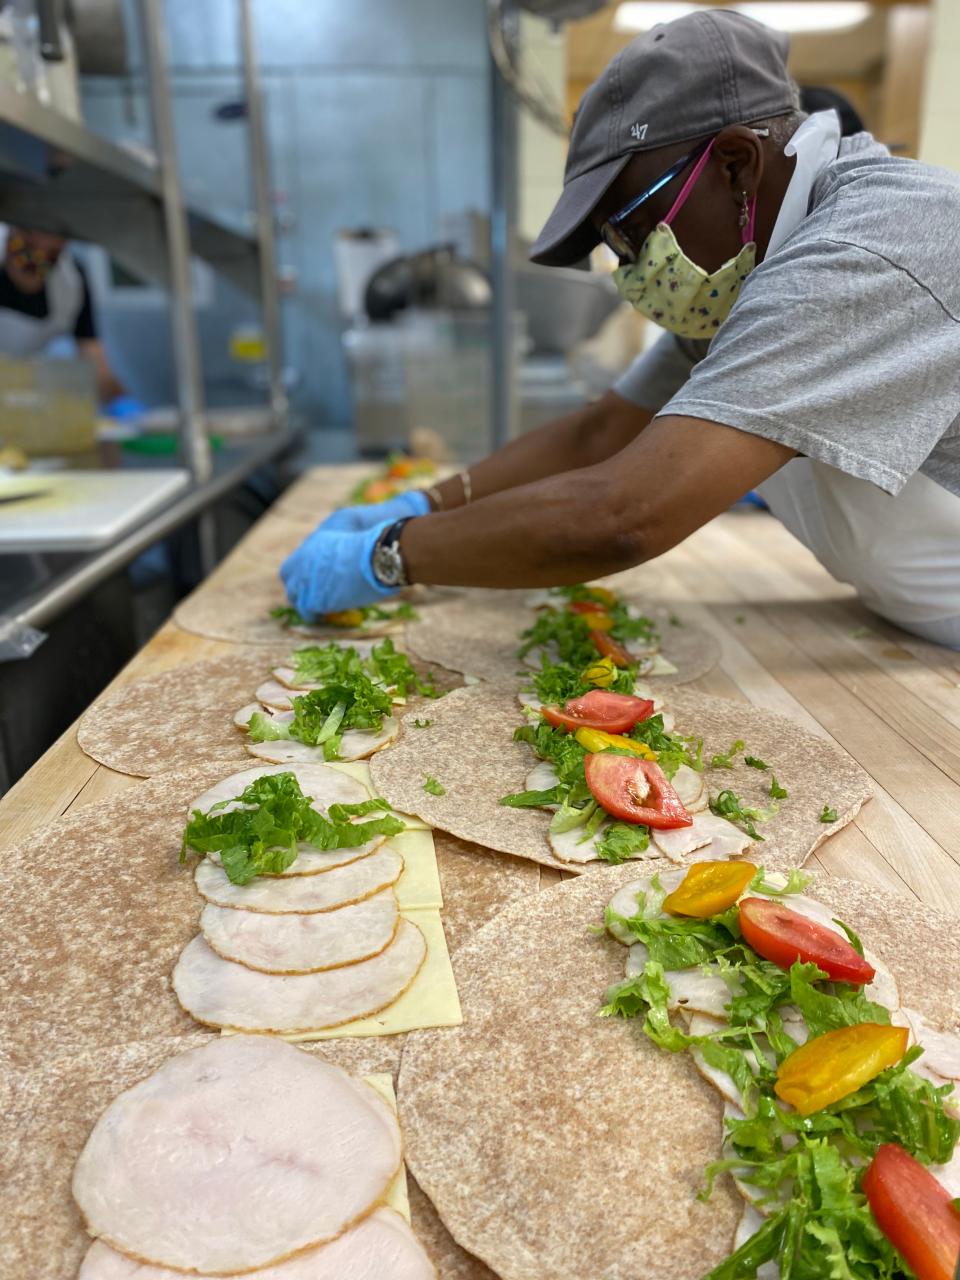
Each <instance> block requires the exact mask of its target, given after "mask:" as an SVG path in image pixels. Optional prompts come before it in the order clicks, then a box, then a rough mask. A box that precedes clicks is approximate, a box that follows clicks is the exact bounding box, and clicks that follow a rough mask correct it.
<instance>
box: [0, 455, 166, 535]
mask: <svg viewBox="0 0 960 1280" xmlns="http://www.w3.org/2000/svg"><path fill="white" fill-rule="evenodd" d="M189 482H190V473H189V472H188V471H185V470H182V469H180V468H172V467H171V468H160V467H157V468H155V469H154V468H152V469H151V470H149V471H133V470H129V471H128V470H126V469H123V470H118V471H62V472H58V473H56V474H48V473H44V476H43V492H42V493H41V494H40V496H36V494H35V491H36V490H37V477H36V476H33V475H30V474H29V473H28V474H26V475H19V476H16V477H10V478H0V554H3V553H5V552H10V551H95V550H97V549H98V548H100V547H104V546H107V545H108V544H109V543H111V542H113V541H115V540H116V539H117V538H119V537H120V536H121V535H122V534H124V533H126V532H127V531H128V530H129V529H132V528H133V527H134V526H135V525H137V524H140V523H141V522H142V521H143V520H144V519H146V517H147V516H150V515H153V514H154V513H155V512H157V511H158V510H159V509H160V508H161V507H164V506H166V505H167V503H168V502H170V501H171V500H172V499H173V497H174V496H175V495H176V494H177V493H179V492H180V490H181V489H184V488H186V486H187V485H188V484H189ZM18 496H19V497H21V498H22V499H23V500H22V501H19V502H13V501H7V499H11V500H12V499H13V498H16V497H18Z"/></svg>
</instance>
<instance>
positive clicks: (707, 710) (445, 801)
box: [370, 685, 871, 871]
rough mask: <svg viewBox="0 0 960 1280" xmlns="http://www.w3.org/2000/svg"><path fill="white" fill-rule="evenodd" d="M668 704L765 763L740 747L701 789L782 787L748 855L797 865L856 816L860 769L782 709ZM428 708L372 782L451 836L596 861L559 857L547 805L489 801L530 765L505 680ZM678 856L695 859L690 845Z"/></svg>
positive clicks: (711, 702)
mask: <svg viewBox="0 0 960 1280" xmlns="http://www.w3.org/2000/svg"><path fill="white" fill-rule="evenodd" d="M669 703H670V706H671V708H672V709H673V710H674V712H675V713H676V719H677V726H676V732H678V733H681V734H696V735H698V736H699V735H701V734H702V735H703V738H704V759H705V760H707V761H709V760H710V759H711V757H712V755H713V754H715V753H720V752H726V751H728V750H729V748H730V746H731V743H732V742H734V741H736V740H737V739H743V740H744V741H745V742H746V750H747V752H749V753H751V754H753V755H755V756H756V757H758V758H760V759H762V760H763V761H765V762H766V763H767V764H768V765H769V766H770V768H769V769H768V770H766V771H760V770H757V769H751V768H749V767H747V766H746V765H745V764H744V763H743V755H742V754H740V755H739V756H738V757H737V759H736V762H735V765H734V767H733V768H732V769H721V768H712V767H708V768H707V769H706V770H705V773H704V782H705V786H706V788H707V790H708V792H709V794H710V795H711V796H714V797H715V796H716V795H717V794H718V793H719V792H720V791H722V790H724V789H732V790H734V791H735V792H736V793H737V794H738V795H739V796H740V797H741V798H742V800H743V802H744V804H746V805H748V806H751V807H756V808H761V809H766V808H770V807H772V805H773V801H772V800H771V797H770V796H769V794H768V792H769V787H770V779H771V777H772V776H773V774H776V776H777V778H778V780H779V781H780V782H781V783H782V784H783V785H784V786H785V787H786V788H787V790H788V791H789V797H788V799H786V800H784V801H782V802H780V804H779V807H778V808H777V809H776V811H775V812H774V813H773V814H772V816H771V817H770V818H769V821H766V822H759V823H758V824H757V829H758V831H759V833H760V834H761V835H762V836H763V842H762V843H761V844H759V847H757V846H756V845H754V844H753V843H750V844H748V847H747V849H746V850H745V852H744V855H743V856H745V857H749V858H750V860H751V861H754V862H756V861H758V860H759V861H762V862H764V863H765V865H766V866H768V867H769V868H770V869H771V870H787V869H789V868H791V867H795V866H799V865H801V864H802V863H803V862H804V861H805V859H806V858H808V857H809V856H810V854H811V853H812V852H813V851H814V849H816V848H817V847H818V846H819V845H820V844H821V843H822V842H823V841H824V840H825V839H826V838H827V837H828V836H829V835H830V834H831V833H832V832H833V831H837V830H839V829H840V827H842V826H844V825H845V824H846V823H847V822H850V821H851V820H852V819H853V818H854V817H855V816H856V814H857V812H858V811H859V809H860V806H861V805H862V804H863V803H864V801H865V800H867V799H868V798H869V796H870V794H871V788H870V783H869V779H868V778H867V775H866V774H865V773H864V772H863V770H862V769H861V768H860V767H859V766H858V765H857V764H856V763H855V762H854V761H853V760H852V759H851V758H850V757H849V756H848V755H847V754H846V753H845V752H844V751H842V750H841V749H840V748H839V747H837V746H835V745H833V744H832V743H829V742H825V741H824V740H823V739H821V738H818V737H815V736H814V735H813V734H811V733H809V732H807V730H805V729H803V728H801V727H800V726H798V725H797V724H795V723H794V722H793V721H791V720H788V719H786V718H785V717H783V716H778V715H775V714H774V713H772V712H769V711H766V710H763V709H760V708H758V707H752V706H750V705H749V704H747V703H739V702H731V701H728V700H726V699H723V698H713V697H710V696H709V695H707V694H703V693H699V692H697V691H695V690H691V689H681V688H672V689H671V690H670V696H669ZM430 715H431V720H432V723H431V726H430V727H429V728H428V729H424V730H421V731H418V732H417V733H415V734H414V733H407V734H405V735H404V737H403V738H402V739H401V740H400V742H399V743H397V745H396V746H394V747H392V748H391V749H390V750H389V751H385V752H382V753H381V754H380V755H377V756H374V757H373V759H372V760H371V762H370V771H371V776H372V778H373V783H374V787H375V788H376V790H377V792H378V794H380V795H382V796H383V797H384V799H386V800H387V801H388V802H389V803H390V804H391V805H393V807H394V808H396V809H397V810H399V811H400V812H403V813H413V814H416V815H417V816H418V817H420V818H422V819H423V820H424V821H425V822H429V823H430V825H431V826H434V827H439V828H441V829H442V830H444V831H449V832H450V833H451V834H453V835H455V836H458V837H459V838H460V839H462V840H471V841H474V842H475V843H477V844H482V845H486V846H487V847H488V848H490V849H497V850H499V851H500V852H502V853H512V854H516V855H517V856H518V857H523V858H531V859H533V861H535V862H541V863H543V864H544V865H546V866H553V867H558V868H562V869H565V870H572V871H577V870H583V869H587V870H595V869H597V868H598V867H599V866H600V865H602V864H599V863H597V862H592V863H586V864H575V863H565V862H562V861H560V860H559V859H557V858H556V856H555V855H554V854H552V853H551V851H550V847H549V844H548V837H549V825H550V819H551V815H550V814H549V813H548V812H546V811H544V810H539V809H514V808H510V807H507V806H504V805H501V804H500V803H499V801H500V799H501V797H502V796H504V795H507V794H510V793H513V792H518V791H523V790H525V789H526V779H527V778H528V776H529V775H530V773H531V771H532V770H533V768H534V766H535V765H536V763H537V761H536V757H535V756H534V754H533V752H532V750H531V748H530V747H529V746H528V745H527V744H526V743H520V742H514V741H513V732H514V729H515V728H516V727H517V725H518V724H520V723H521V722H522V713H521V712H520V711H519V708H518V707H517V703H516V699H515V694H514V692H513V691H512V690H511V689H510V688H509V687H508V686H502V685H501V686H494V685H477V686H471V687H467V688H464V689H458V690H455V691H454V692H453V693H451V694H448V695H447V696H446V697H445V698H443V699H442V700H441V701H440V702H438V703H437V704H436V705H435V706H433V707H432V708H431V713H430ZM428 777H433V778H435V779H436V780H437V781H438V782H439V783H440V784H441V786H442V787H443V788H444V789H445V793H444V794H443V795H440V796H437V795H433V794H432V793H431V792H429V791H425V790H424V785H423V784H424V782H425V781H426V779H427V778H428ZM824 804H829V805H830V806H831V807H833V808H835V809H836V811H837V821H836V822H834V823H827V824H824V823H822V822H821V821H820V814H821V811H822V809H823V806H824ZM704 816H705V815H704ZM735 843H740V841H736V842H735ZM680 856H681V857H682V858H683V860H685V861H690V860H696V858H697V853H696V851H695V850H693V851H690V852H689V853H688V854H686V855H680Z"/></svg>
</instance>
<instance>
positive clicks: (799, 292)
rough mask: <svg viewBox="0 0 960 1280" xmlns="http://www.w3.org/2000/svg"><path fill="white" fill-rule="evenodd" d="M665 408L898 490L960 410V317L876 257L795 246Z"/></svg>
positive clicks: (748, 289) (766, 271)
mask: <svg viewBox="0 0 960 1280" xmlns="http://www.w3.org/2000/svg"><path fill="white" fill-rule="evenodd" d="M661 413H662V414H670V415H682V416H684V417H694V418H704V419H707V420H709V421H712V422H720V423H723V424H724V425H725V426H730V427H736V428H738V429H739V430H741V431H747V432H750V433H751V434H753V435H759V436H764V437H765V438H766V439H768V440H776V441H779V442H780V443H781V444H785V445H788V446H790V447H791V448H793V449H796V450H797V452H798V453H801V454H804V455H806V456H807V457H810V458H814V459H816V460H817V461H819V462H824V463H826V464H827V465H828V466H832V467H836V468H837V469H838V470H840V471H844V472H846V473H847V474H848V475H852V476H857V477H859V478H860V479H864V480H869V481H871V482H872V483H873V484H876V485H877V486H878V487H879V488H881V489H884V490H886V491H887V492H888V493H891V494H896V493H898V492H899V491H900V489H901V488H902V487H903V485H904V484H905V483H906V481H907V480H908V479H909V478H910V476H911V475H913V474H914V472H916V471H917V470H919V469H920V467H921V466H922V465H923V463H924V461H925V460H926V458H927V457H928V455H929V454H930V452H931V450H932V449H934V448H935V447H936V445H937V444H938V442H939V441H940V439H941V437H942V436H943V435H944V434H945V433H946V432H947V431H948V430H949V429H950V426H951V424H952V423H953V422H954V420H955V419H957V416H958V413H960V322H958V320H957V319H956V318H954V317H953V316H952V315H951V314H950V312H949V311H947V310H946V309H945V308H944V306H943V305H942V304H941V303H940V302H939V301H938V300H937V298H936V297H934V295H933V294H932V293H931V292H930V291H929V289H927V288H926V287H925V286H924V285H923V284H921V283H920V282H918V281H917V280H915V279H914V277H913V276H912V275H910V274H909V273H908V272H907V271H905V270H903V269H902V268H901V267H898V266H896V265H895V264H893V263H891V262H888V261H887V259H886V258H884V257H882V256H880V255H879V254H877V253H875V252H872V251H870V250H866V249H862V248H860V247H858V246H856V245H852V244H848V243H844V242H838V241H834V240H829V239H823V238H818V239H817V240H815V241H812V242H806V243H800V244H798V243H796V242H795V243H794V244H793V246H791V247H790V248H788V249H786V250H784V251H782V252H780V253H778V254H776V255H775V256H774V257H773V258H771V259H770V261H769V262H767V263H763V264H761V266H759V267H758V268H757V269H756V270H755V271H754V272H753V273H752V274H751V275H750V276H749V277H748V279H747V282H746V284H745V285H744V287H743V291H742V292H741V295H740V298H739V299H738V301H737V303H736V305H735V306H734V308H733V310H732V312H731V313H730V316H729V318H728V319H727V321H726V323H725V324H724V325H723V327H722V328H721V329H720V330H719V331H718V333H717V335H716V337H715V338H714V339H713V342H712V344H711V346H710V351H709V354H708V355H707V358H706V359H705V360H704V361H703V362H702V363H701V364H700V365H698V366H697V368H696V369H695V370H694V371H693V372H692V374H691V376H690V379H689V380H688V381H687V383H686V384H685V386H683V387H682V388H681V389H680V390H679V391H678V392H677V394H676V395H674V396H673V398H672V399H671V400H670V401H669V402H668V403H667V404H665V405H664V406H663V408H662V410H661Z"/></svg>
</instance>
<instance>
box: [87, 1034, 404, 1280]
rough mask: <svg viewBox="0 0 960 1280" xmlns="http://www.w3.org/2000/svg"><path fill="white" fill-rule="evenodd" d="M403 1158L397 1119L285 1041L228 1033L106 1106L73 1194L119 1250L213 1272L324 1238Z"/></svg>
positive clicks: (366, 1203) (342, 1075)
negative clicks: (228, 1034)
mask: <svg viewBox="0 0 960 1280" xmlns="http://www.w3.org/2000/svg"><path fill="white" fill-rule="evenodd" d="M400 1158H401V1152H400V1133H399V1129H398V1127H397V1123H396V1120H395V1118H394V1116H393V1114H392V1112H391V1111H390V1109H389V1107H387V1106H386V1104H385V1103H383V1102H382V1101H381V1100H380V1099H379V1098H378V1097H377V1095H376V1094H375V1093H374V1092H373V1090H372V1089H370V1088H369V1086H367V1085H364V1084H362V1083H360V1082H358V1081H355V1080H353V1079H351V1077H350V1076H348V1075H347V1073H346V1072H344V1071H341V1070H340V1068H339V1067H335V1066H333V1065H332V1064H331V1063H328V1062H326V1061H324V1059H322V1058H320V1057H317V1056H314V1055H313V1054H308V1053H305V1052H304V1051H302V1050H300V1049H296V1048H294V1047H293V1046H292V1045H288V1044H284V1043H283V1042H282V1041H279V1040H274V1039H270V1038H269V1037H265V1036H235V1037H228V1038H226V1039H222V1040H215V1041H213V1042H212V1043H210V1044H207V1045H204V1046H203V1047H202V1048H200V1049H194V1050H192V1051H190V1052H189V1053H184V1054H180V1055H179V1056H178V1057H176V1058H172V1059H171V1060H170V1061H169V1062H166V1063H165V1064H164V1065H163V1066H162V1067H161V1068H160V1069H159V1071H156V1072H154V1074H153V1075H152V1076H149V1077H148V1078H147V1079H146V1080H143V1081H141V1082H140V1083H139V1084H137V1085H134V1086H133V1088H132V1089H127V1090H126V1091H125V1092H124V1093H121V1094H120V1096H119V1097H118V1098H116V1099H114V1101H113V1102H112V1103H111V1104H110V1106H109V1107H108V1108H107V1110H106V1111H105V1112H104V1113H103V1115H102V1116H101V1117H100V1119H99V1120H98V1121H97V1123H96V1125H95V1126H94V1129H93V1132H92V1133H91V1134H90V1137H89V1138H88V1139H87V1144H86V1146H85V1147H84V1149H83V1151H82V1152H81V1154H80V1158H79V1160H78V1161H77V1166H76V1170H75V1171H74V1177H73V1194H74V1198H75V1199H76V1201H77V1204H78V1205H79V1207H80V1211H81V1212H82V1214H83V1216H84V1218H85V1219H86V1222H87V1226H88V1228H89V1230H90V1231H91V1233H92V1234H93V1235H94V1236H97V1237H101V1238H102V1239H103V1240H104V1241H105V1242H106V1243H107V1244H110V1245H112V1246H114V1247H115V1248H116V1249H119V1250H121V1251H123V1252H124V1253H127V1254H130V1255H131V1256H132V1257H134V1258H136V1259H139V1260H142V1261H144V1262H150V1263H153V1264H154V1265H156V1266H162V1267H168V1268H173V1269H174V1270H181V1271H190V1272H197V1273H198V1274H200V1275H223V1274H230V1273H231V1272H244V1271H251V1270H253V1269H254V1268H255V1267H266V1266H269V1265H271V1264H273V1263H277V1262H280V1261H281V1260H282V1259H284V1258H288V1257H290V1256H291V1255H292V1254H295V1253H297V1252H298V1251H299V1250H302V1249H306V1248H311V1247H313V1246H316V1245H319V1244H323V1243H325V1242H326V1241H328V1240H332V1239H333V1238H334V1237H336V1236H338V1235H339V1234H340V1233H341V1232H342V1231H343V1230H344V1229H345V1228H346V1227H348V1226H349V1225H350V1224H351V1223H354V1222H357V1221H358V1220H359V1219H361V1218H363V1217H365V1216H366V1214H367V1213H368V1212H369V1211H370V1209H371V1207H372V1206H373V1205H375V1204H377V1203H378V1202H379V1201H380V1200H381V1199H382V1197H383V1195H384V1193H385V1192H386V1189H387V1187H388V1186H389V1184H390V1181H391V1179H392V1178H393V1176H394V1174H395V1173H396V1171H397V1169H398V1168H399V1165H400ZM95 1261H96V1259H95ZM108 1274H109V1273H108ZM134 1274H136V1272H134Z"/></svg>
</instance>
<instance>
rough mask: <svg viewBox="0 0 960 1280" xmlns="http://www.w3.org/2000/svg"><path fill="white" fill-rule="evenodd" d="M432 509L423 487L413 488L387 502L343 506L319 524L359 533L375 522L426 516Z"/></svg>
mask: <svg viewBox="0 0 960 1280" xmlns="http://www.w3.org/2000/svg"><path fill="white" fill-rule="evenodd" d="M429 511H430V500H429V498H428V497H427V495H426V494H425V493H424V491H423V490H422V489H411V490H410V491H409V492H408V493H400V494H397V496H396V497H395V498H390V499H389V500H388V501H387V502H371V503H368V504H367V505H366V506H362V507H341V508H340V510H339V511H334V513H333V515H332V516H327V518H326V520H324V521H322V522H321V523H320V524H319V525H317V532H318V533H319V532H320V530H321V529H323V530H327V531H330V532H332V531H333V530H334V529H336V530H340V531H342V532H344V533H359V532H360V530H361V529H372V528H373V526H374V525H375V524H383V522H384V521H385V520H388V521H390V523H391V524H392V523H393V521H394V520H402V519H403V517H404V516H425V515H427V514H428V512H429Z"/></svg>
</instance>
